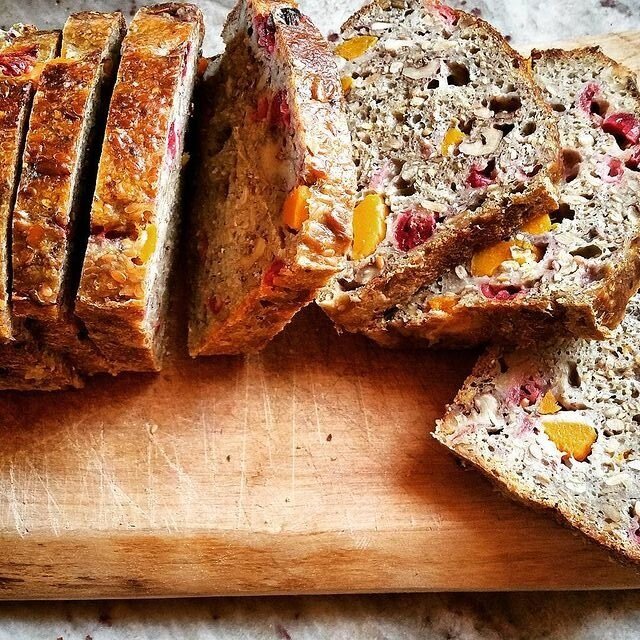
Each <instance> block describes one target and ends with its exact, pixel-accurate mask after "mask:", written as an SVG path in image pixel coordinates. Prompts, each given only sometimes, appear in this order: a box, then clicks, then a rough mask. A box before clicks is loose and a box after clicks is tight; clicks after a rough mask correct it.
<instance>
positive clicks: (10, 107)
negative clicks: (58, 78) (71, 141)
mask: <svg viewBox="0 0 640 640" xmlns="http://www.w3.org/2000/svg"><path fill="white" fill-rule="evenodd" d="M59 44H60V32H59V31H38V30H37V29H36V28H35V27H33V26H30V25H16V27H14V28H13V29H12V30H11V31H8V32H4V31H2V32H0V341H10V340H12V339H13V337H14V327H13V323H12V319H11V308H10V297H11V283H10V280H9V274H10V260H11V253H10V249H11V247H10V246H9V243H10V237H11V216H12V214H13V207H14V203H15V196H16V188H17V184H18V179H19V176H20V161H21V158H22V148H23V144H24V136H25V133H26V128H27V121H28V118H29V111H30V109H31V102H32V97H33V92H34V90H35V87H36V84H37V79H38V76H39V75H40V72H41V71H42V66H43V63H44V62H45V61H46V60H49V59H50V58H53V57H54V56H55V55H56V54H57V52H58V47H59Z"/></svg>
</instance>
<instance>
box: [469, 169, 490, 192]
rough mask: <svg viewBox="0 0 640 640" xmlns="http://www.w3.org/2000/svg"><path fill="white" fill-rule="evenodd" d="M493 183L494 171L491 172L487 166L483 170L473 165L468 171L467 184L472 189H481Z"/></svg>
mask: <svg viewBox="0 0 640 640" xmlns="http://www.w3.org/2000/svg"><path fill="white" fill-rule="evenodd" d="M494 182H495V169H494V170H491V168H490V167H489V165H487V166H486V167H485V168H484V169H481V168H480V167H478V166H476V165H474V166H473V167H471V171H469V175H468V176H467V184H468V185H469V186H470V187H471V188H472V189H482V188H483V187H488V186H489V185H490V184H493V183H494Z"/></svg>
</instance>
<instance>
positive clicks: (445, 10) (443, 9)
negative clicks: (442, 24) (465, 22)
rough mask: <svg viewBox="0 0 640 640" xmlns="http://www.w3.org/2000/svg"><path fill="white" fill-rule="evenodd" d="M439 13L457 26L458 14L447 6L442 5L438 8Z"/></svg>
mask: <svg viewBox="0 0 640 640" xmlns="http://www.w3.org/2000/svg"><path fill="white" fill-rule="evenodd" d="M438 13H439V14H440V15H441V16H442V17H443V18H444V19H445V21H446V22H448V23H449V24H455V23H456V22H458V16H457V15H456V12H455V11H454V10H453V9H452V8H451V7H447V6H446V5H444V4H442V5H440V6H439V7H438Z"/></svg>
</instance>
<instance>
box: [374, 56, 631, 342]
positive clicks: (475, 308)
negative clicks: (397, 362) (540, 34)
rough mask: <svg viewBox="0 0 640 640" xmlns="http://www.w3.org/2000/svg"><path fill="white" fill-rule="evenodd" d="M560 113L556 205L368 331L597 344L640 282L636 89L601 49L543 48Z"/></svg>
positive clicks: (549, 91) (543, 65)
mask: <svg viewBox="0 0 640 640" xmlns="http://www.w3.org/2000/svg"><path fill="white" fill-rule="evenodd" d="M533 70H534V73H535V76H536V79H537V80H538V82H539V83H540V85H541V86H542V87H543V90H544V95H545V98H546V99H547V101H548V102H549V104H550V105H551V106H552V108H553V109H554V111H555V112H556V114H557V116H558V127H559V130H560V141H561V144H562V150H563V151H562V153H563V158H564V165H565V180H564V183H563V184H562V186H561V192H560V206H559V208H558V209H557V210H556V211H555V212H553V213H552V214H551V216H546V215H542V216H539V217H538V218H537V219H535V220H532V221H531V222H529V223H527V224H526V225H525V226H524V227H522V228H521V229H520V230H519V231H518V232H517V233H516V234H515V235H513V236H511V237H505V238H503V239H502V240H501V241H500V242H498V243H497V244H495V245H493V246H490V247H488V248H486V249H484V250H482V251H480V252H478V253H476V254H475V255H474V256H473V258H472V259H471V260H470V261H468V262H466V263H464V264H460V265H458V266H457V267H456V268H455V269H453V270H451V271H450V272H448V273H446V274H445V275H443V276H442V277H441V278H440V279H438V280H437V281H436V282H435V283H433V284H431V285H428V286H426V287H424V288H422V289H421V290H420V291H419V292H418V293H417V294H416V295H414V296H413V297H412V298H411V299H410V300H409V302H407V303H405V304H402V305H398V307H397V308H396V309H394V310H393V311H390V312H389V313H388V314H387V315H386V316H385V317H384V318H381V319H379V320H377V321H376V322H375V323H373V324H372V326H370V327H369V328H368V330H367V331H366V333H368V334H369V335H370V336H371V337H373V338H375V339H376V340H377V341H378V342H381V343H383V344H387V345H392V344H396V343H398V342H399V341H401V340H403V339H411V340H413V341H415V340H416V339H420V340H424V341H426V342H427V343H429V344H439V345H449V346H450V345H458V346H460V345H474V344H478V343H482V342H486V341H487V340H489V339H492V338H493V339H494V340H501V341H503V342H504V341H507V342H511V343H515V344H519V345H522V344H524V343H535V342H539V340H540V339H541V338H544V337H546V336H548V335H549V334H550V333H552V332H554V331H555V332H559V331H561V332H568V333H571V334H573V335H575V336H578V337H584V338H596V339H602V338H604V337H606V336H607V335H608V334H609V332H610V330H611V329H612V328H613V327H615V326H616V325H617V324H618V323H619V322H620V320H621V319H622V317H623V315H624V310H625V308H626V305H627V302H628V301H629V298H630V297H631V296H632V295H633V294H634V293H635V291H636V290H637V289H638V285H639V284H640V217H639V215H638V213H639V210H638V206H639V202H640V92H639V91H638V86H637V83H636V78H635V76H634V74H633V73H632V72H631V71H629V70H628V69H626V68H624V67H623V66H621V65H619V64H617V63H616V62H614V61H613V60H611V59H610V58H607V57H606V56H605V55H604V54H603V53H602V52H601V51H600V50H598V49H578V50H575V51H569V52H567V51H556V50H554V51H538V52H534V53H533Z"/></svg>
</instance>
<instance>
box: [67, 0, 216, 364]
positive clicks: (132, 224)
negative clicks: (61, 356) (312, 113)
mask: <svg viewBox="0 0 640 640" xmlns="http://www.w3.org/2000/svg"><path fill="white" fill-rule="evenodd" d="M203 29H204V26H203V19H202V15H201V13H200V11H199V10H198V9H197V7H195V6H193V5H187V4H179V3H167V4H162V5H156V6H153V7H148V8H143V9H141V10H140V11H139V12H138V13H137V14H136V17H135V18H134V20H133V22H132V24H131V28H130V30H129V33H128V35H127V37H126V38H125V40H124V43H123V48H122V60H121V63H120V68H119V71H118V78H117V82H116V87H115V89H114V93H113V97H112V100H111V105H110V110H109V116H108V120H107V127H106V134H105V140H104V145H103V148H102V155H101V160H100V168H99V171H98V178H97V186H96V193H95V197H94V203H93V207H92V211H91V235H90V239H89V244H88V247H87V252H86V256H85V262H84V266H83V270H82V278H81V282H80V288H79V292H78V298H77V304H76V310H77V313H78V315H79V316H80V317H81V318H82V320H83V321H84V322H85V323H86V325H87V328H88V330H89V334H90V336H91V337H92V338H93V339H95V340H96V342H97V344H98V346H99V348H100V349H101V351H103V353H104V354H105V355H106V356H107V357H108V359H109V360H110V361H112V363H113V364H114V367H115V368H116V369H120V370H127V369H131V370H138V369H141V370H146V369H149V368H151V369H157V368H158V366H159V363H158V361H157V358H156V356H157V355H158V354H154V353H151V350H149V349H150V348H149V345H151V344H152V343H153V331H154V328H152V327H147V326H145V323H144V321H143V320H144V314H141V313H140V309H144V308H145V305H146V296H147V291H146V289H145V286H146V284H145V283H146V280H148V278H149V277H151V276H150V274H149V268H148V267H149V262H150V258H151V257H152V255H153V254H154V251H155V250H156V236H157V228H156V226H155V225H156V219H155V211H156V207H157V201H156V199H157V197H158V193H159V189H160V188H161V184H160V182H161V180H160V177H161V171H162V166H163V164H164V162H165V158H168V157H171V156H170V155H168V154H172V153H173V154H175V153H177V148H178V145H177V143H176V139H177V136H179V135H181V133H182V132H177V131H175V130H174V129H173V123H172V121H171V118H172V115H173V110H174V102H175V98H176V96H177V91H178V88H179V87H180V85H181V81H182V78H183V74H185V72H186V65H187V61H188V59H189V58H190V57H193V56H195V55H196V54H197V50H199V48H200V44H201V42H202V37H203ZM176 162H179V159H178V160H176ZM139 345H146V346H145V347H143V349H147V351H148V353H147V354H146V355H144V356H143V357H141V358H135V359H132V358H131V350H132V349H133V350H134V351H136V352H137V347H138V346H139ZM150 359H151V361H152V362H153V366H151V367H150V366H149V362H150Z"/></svg>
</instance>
